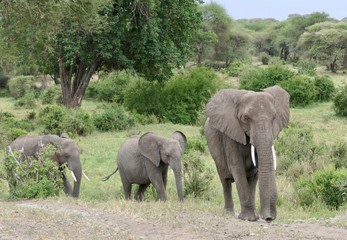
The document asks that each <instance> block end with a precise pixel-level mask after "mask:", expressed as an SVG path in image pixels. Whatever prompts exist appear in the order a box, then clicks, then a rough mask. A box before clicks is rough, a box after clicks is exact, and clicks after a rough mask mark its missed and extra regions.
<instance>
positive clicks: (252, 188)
mask: <svg viewBox="0 0 347 240" xmlns="http://www.w3.org/2000/svg"><path fill="white" fill-rule="evenodd" d="M247 180H248V185H249V192H250V193H251V195H250V200H251V202H252V203H253V204H254V206H255V193H256V186H257V181H258V174H255V175H254V176H253V177H249V178H247ZM254 214H255V215H256V218H257V219H259V216H257V214H256V212H255V209H254Z"/></svg>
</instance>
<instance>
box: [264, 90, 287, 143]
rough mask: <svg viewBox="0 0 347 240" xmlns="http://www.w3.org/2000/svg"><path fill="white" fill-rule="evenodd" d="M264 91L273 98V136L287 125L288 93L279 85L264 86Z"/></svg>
mask: <svg viewBox="0 0 347 240" xmlns="http://www.w3.org/2000/svg"><path fill="white" fill-rule="evenodd" d="M263 91H264V92H267V93H270V94H271V95H272V96H273V98H274V99H275V109H276V117H275V120H274V125H273V135H274V138H276V137H277V135H278V134H279V133H280V131H281V130H282V129H283V128H284V127H287V126H288V123H289V118H290V111H289V99H290V96H289V94H288V93H287V92H286V91H285V90H284V89H283V88H281V87H279V86H273V87H269V88H265V89H264V90H263Z"/></svg>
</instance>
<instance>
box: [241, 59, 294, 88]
mask: <svg viewBox="0 0 347 240" xmlns="http://www.w3.org/2000/svg"><path fill="white" fill-rule="evenodd" d="M293 76H294V72H292V71H290V70H289V69H287V68H286V67H285V66H281V65H270V66H268V67H267V68H255V69H251V70H250V71H247V72H244V73H243V74H242V75H241V76H240V88H241V89H246V90H253V91H260V90H262V89H264V88H267V87H271V86H274V85H278V84H280V83H281V82H286V81H288V80H289V79H291V78H292V77H293Z"/></svg>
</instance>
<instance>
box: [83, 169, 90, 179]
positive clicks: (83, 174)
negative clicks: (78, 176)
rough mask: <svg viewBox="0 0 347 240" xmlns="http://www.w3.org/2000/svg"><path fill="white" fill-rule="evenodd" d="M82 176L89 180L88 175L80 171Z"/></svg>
mask: <svg viewBox="0 0 347 240" xmlns="http://www.w3.org/2000/svg"><path fill="white" fill-rule="evenodd" d="M82 174H83V176H84V177H85V178H86V179H87V180H88V181H89V180H90V179H89V177H88V176H87V175H86V174H85V173H84V172H83V171H82Z"/></svg>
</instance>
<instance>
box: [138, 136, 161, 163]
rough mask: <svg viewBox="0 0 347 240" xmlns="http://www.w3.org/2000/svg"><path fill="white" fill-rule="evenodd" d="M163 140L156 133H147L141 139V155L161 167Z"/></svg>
mask: <svg viewBox="0 0 347 240" xmlns="http://www.w3.org/2000/svg"><path fill="white" fill-rule="evenodd" d="M161 143H162V138H161V137H159V136H157V135H155V134H154V133H150V132H149V133H145V134H143V135H142V136H141V137H140V139H139V149H140V153H141V154H142V155H143V156H145V157H146V158H148V159H149V160H151V162H152V163H153V164H154V165H155V166H157V167H159V163H160V146H161Z"/></svg>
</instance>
